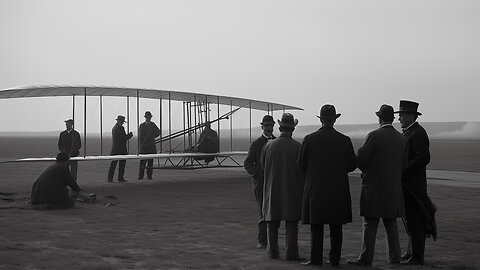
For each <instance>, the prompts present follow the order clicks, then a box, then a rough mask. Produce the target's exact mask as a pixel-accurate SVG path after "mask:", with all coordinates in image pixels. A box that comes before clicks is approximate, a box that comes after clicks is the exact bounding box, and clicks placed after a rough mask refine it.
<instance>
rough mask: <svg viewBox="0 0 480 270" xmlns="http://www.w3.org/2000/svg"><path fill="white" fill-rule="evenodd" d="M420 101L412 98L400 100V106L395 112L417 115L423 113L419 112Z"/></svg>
mask: <svg viewBox="0 0 480 270" xmlns="http://www.w3.org/2000/svg"><path fill="white" fill-rule="evenodd" d="M417 110H418V103H417V102H415V101H410V100H400V107H399V109H398V111H396V112H395V113H415V114H417V115H422V113H420V112H418V111H417Z"/></svg>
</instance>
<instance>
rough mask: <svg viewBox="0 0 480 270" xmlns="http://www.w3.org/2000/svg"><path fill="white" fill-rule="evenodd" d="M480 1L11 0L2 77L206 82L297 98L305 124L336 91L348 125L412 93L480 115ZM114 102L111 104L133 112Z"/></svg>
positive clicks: (447, 110) (426, 109) (277, 98)
mask: <svg viewBox="0 0 480 270" xmlns="http://www.w3.org/2000/svg"><path fill="white" fill-rule="evenodd" d="M479 14H480V2H479V1H462V0H452V1H442V0H432V1H418V0H415V1H404V0H402V1H386V0H378V1H359V0H353V1H338V0H335V1H320V0H313V1H302V0H295V1H293V0H290V1H280V0H272V1H263V0H253V1H247V0H238V1H230V0H218V1H199V0H192V1H179V0H174V1H139V0H135V1H119V0H114V1H85V0H82V1H67V0H59V1H41V0H35V1H22V0H2V1H0V89H6V88H11V87H17V86H24V85H45V84H60V85H103V86H126V87H143V88H154V89H170V90H179V91H196V92H201V93H208V94H220V95H227V96H236V97H244V98H251V99H260V100H267V101H272V102H278V103H285V104H289V105H294V106H299V107H302V108H304V109H305V111H304V112H293V113H294V114H295V115H296V116H297V117H298V118H299V120H300V123H301V124H316V123H318V119H317V118H316V117H315V115H316V114H318V110H319V108H320V107H321V105H323V104H325V103H332V104H334V105H335V106H336V107H337V110H338V111H339V112H341V113H342V117H341V118H340V119H339V121H338V122H339V123H340V124H361V123H373V122H376V119H375V117H374V114H373V112H374V111H376V110H377V109H378V108H379V107H380V105H381V104H382V103H387V104H391V105H393V106H394V108H398V102H399V100H400V99H411V100H415V101H418V102H419V103H420V108H419V110H420V111H421V112H423V113H424V116H422V118H421V121H437V122H438V121H442V122H443V121H480V113H479V110H478V103H479V101H480V91H479V90H480V74H479V73H480V16H479ZM80 101H81V100H79V103H81V102H80ZM92 102H96V101H95V100H94V99H92ZM97 103H98V102H97ZM97 103H95V104H97ZM110 103H111V105H107V110H110V111H109V112H108V113H110V114H111V115H112V117H113V115H115V114H117V113H122V114H124V113H125V112H124V110H125V106H124V105H116V104H117V103H115V102H114V101H111V102H110ZM119 104H120V103H119ZM145 104H148V102H147V103H145ZM70 106H71V98H70V99H65V98H63V99H62V98H60V99H45V98H36V99H32V100H25V99H19V100H0V114H1V115H2V116H1V122H2V123H1V124H0V131H8V130H32V131H37V130H38V131H45V130H58V129H62V127H63V122H62V121H63V119H65V118H69V117H70V115H68V114H71V108H70ZM152 106H154V105H152ZM144 107H145V108H146V109H148V105H145V106H144ZM79 108H80V105H79ZM92 110H93V109H92ZM92 110H89V111H92ZM142 110H143V107H142ZM93 111H94V110H93ZM153 111H154V109H153ZM78 113H79V114H78V116H77V117H81V111H80V112H78ZM92 113H93V112H92ZM261 114H262V113H258V117H261ZM279 116H280V115H278V117H279ZM95 117H96V116H95V115H90V116H89V118H92V119H94V118H95ZM109 117H110V116H109ZM255 117H256V118H258V117H257V114H256V115H255ZM239 118H242V119H239ZM21 119H34V121H30V122H29V124H28V125H27V124H26V123H25V121H21ZM237 120H238V121H242V120H243V124H245V123H246V121H244V117H237ZM258 121H259V119H254V123H255V124H257V123H258ZM110 122H111V121H110ZM110 122H108V124H110Z"/></svg>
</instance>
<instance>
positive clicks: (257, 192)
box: [253, 180, 267, 245]
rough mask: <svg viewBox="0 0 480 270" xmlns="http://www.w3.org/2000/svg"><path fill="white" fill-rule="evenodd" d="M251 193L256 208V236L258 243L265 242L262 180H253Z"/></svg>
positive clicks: (265, 227) (265, 229) (265, 228)
mask: <svg viewBox="0 0 480 270" xmlns="http://www.w3.org/2000/svg"><path fill="white" fill-rule="evenodd" d="M253 195H254V196H255V201H256V203H257V209H258V236H257V241H258V243H259V244H262V245H266V244H267V223H265V221H263V181H258V182H257V181H256V180H254V181H253Z"/></svg>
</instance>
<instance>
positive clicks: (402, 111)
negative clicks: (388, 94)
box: [393, 110, 422, 115]
mask: <svg viewBox="0 0 480 270" xmlns="http://www.w3.org/2000/svg"><path fill="white" fill-rule="evenodd" d="M393 113H415V114H417V115H422V113H421V112H417V111H404V110H401V111H396V112H393Z"/></svg>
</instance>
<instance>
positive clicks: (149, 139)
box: [138, 111, 160, 180]
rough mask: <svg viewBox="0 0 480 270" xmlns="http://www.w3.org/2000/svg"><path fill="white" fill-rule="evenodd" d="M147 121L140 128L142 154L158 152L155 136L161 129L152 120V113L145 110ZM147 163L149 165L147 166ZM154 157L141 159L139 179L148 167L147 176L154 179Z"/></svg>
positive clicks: (158, 134) (139, 136) (139, 137)
mask: <svg viewBox="0 0 480 270" xmlns="http://www.w3.org/2000/svg"><path fill="white" fill-rule="evenodd" d="M144 117H145V122H143V123H141V124H140V127H139V129H138V140H139V141H140V154H156V153H157V147H156V146H155V138H156V137H158V136H160V129H159V128H158V127H157V125H155V123H154V122H152V113H151V112H149V111H146V112H145V115H144ZM145 165H147V167H146V168H145ZM152 167H153V159H141V160H140V165H139V171H138V179H139V180H141V179H143V176H144V174H145V169H147V178H148V179H152V174H153V169H152Z"/></svg>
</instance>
